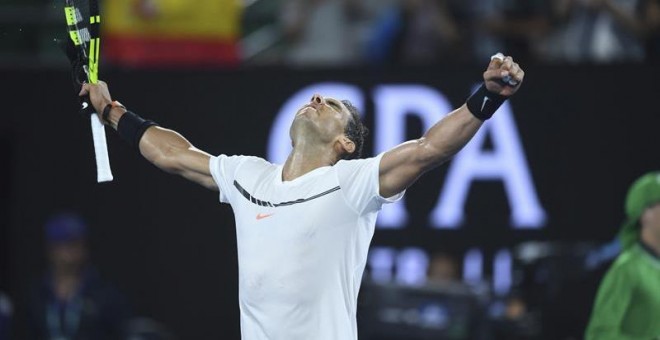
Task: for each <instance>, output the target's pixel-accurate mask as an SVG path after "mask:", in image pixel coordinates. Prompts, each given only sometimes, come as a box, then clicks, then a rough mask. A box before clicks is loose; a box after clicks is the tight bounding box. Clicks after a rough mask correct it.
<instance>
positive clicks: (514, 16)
mask: <svg viewBox="0 0 660 340" xmlns="http://www.w3.org/2000/svg"><path fill="white" fill-rule="evenodd" d="M37 4H41V5H37ZM44 4H45V2H44V1H43V0H30V1H17V0H8V2H7V3H6V4H2V5H0V10H2V11H3V12H6V13H20V12H17V11H16V10H15V9H16V8H27V9H30V8H41V7H39V6H42V5H43V6H45V5H44ZM46 7H47V11H50V12H52V13H49V14H50V15H48V16H46V17H48V18H51V19H50V21H48V20H46V21H44V22H45V23H44V22H32V23H30V22H17V21H15V20H12V19H11V18H12V16H5V17H3V16H1V15H0V28H1V29H2V32H0V38H1V39H2V41H3V42H4V43H3V44H2V45H3V46H0V63H7V62H11V61H12V60H13V61H20V60H26V58H34V56H35V55H36V54H39V55H40V56H38V57H37V58H36V59H37V61H36V62H42V63H45V62H46V60H51V62H52V61H53V60H55V59H56V57H57V56H59V57H61V55H59V54H60V53H59V52H58V51H57V50H56V48H55V46H54V44H52V38H53V36H57V34H56V33H57V32H60V33H63V32H64V29H63V28H62V25H61V22H59V21H58V20H56V19H61V18H60V16H59V15H57V13H56V12H58V11H59V9H58V8H57V6H52V5H48V6H46ZM44 8H45V7H44ZM102 12H103V16H104V18H105V19H104V24H103V38H104V40H103V41H104V43H103V53H104V55H105V58H104V60H106V61H108V62H110V63H113V64H117V65H122V66H131V67H153V66H157V67H159V66H181V65H183V66H200V65H202V66H208V65H211V66H221V67H235V66H237V65H240V64H247V65H254V64H256V65H264V64H265V65H282V64H285V65H293V66H303V67H304V66H346V65H349V66H350V65H373V64H376V65H410V64H439V63H445V62H450V63H457V62H460V63H465V62H467V63H470V62H474V61H479V62H481V61H482V60H483V59H484V58H487V57H489V56H491V55H492V54H493V53H494V52H496V51H501V52H504V53H506V54H508V55H512V56H515V57H516V58H517V59H518V60H520V61H522V62H526V63H529V62H541V63H611V62H652V61H655V60H658V56H659V55H660V0H286V1H285V0H240V1H239V0H216V1H210V0H209V1H185V0H113V1H105V2H104V3H103V10H102ZM39 13H41V12H39V11H36V12H35V11H30V10H28V11H27V12H26V14H25V15H28V16H32V15H37V16H44V15H43V14H39ZM60 21H61V20H60ZM30 25H34V26H30ZM40 25H43V26H40ZM37 30H41V32H40V33H39V32H34V31H37ZM29 41H32V42H31V43H30V42H29ZM15 49H24V51H23V53H24V56H22V57H18V58H17V56H18V54H17V53H16V51H15ZM35 49H36V50H38V51H35ZM12 58H13V59H12Z"/></svg>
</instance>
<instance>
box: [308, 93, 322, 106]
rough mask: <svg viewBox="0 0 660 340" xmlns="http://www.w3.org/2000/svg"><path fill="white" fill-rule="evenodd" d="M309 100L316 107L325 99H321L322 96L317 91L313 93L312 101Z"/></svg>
mask: <svg viewBox="0 0 660 340" xmlns="http://www.w3.org/2000/svg"><path fill="white" fill-rule="evenodd" d="M311 102H312V105H314V107H317V108H318V107H320V106H321V105H322V104H323V103H324V102H325V99H323V96H321V95H320V94H318V93H317V94H314V95H313V96H312V101H311Z"/></svg>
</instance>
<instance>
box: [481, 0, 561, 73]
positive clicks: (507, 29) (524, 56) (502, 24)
mask: <svg viewBox="0 0 660 340" xmlns="http://www.w3.org/2000/svg"><path fill="white" fill-rule="evenodd" d="M471 2H475V3H478V7H476V8H481V9H482V10H481V11H480V13H474V14H475V18H474V19H475V20H474V21H473V23H472V24H473V26H474V29H475V31H476V34H477V36H478V37H481V38H479V39H477V40H475V43H476V45H477V46H475V50H476V52H478V53H479V54H478V55H477V56H476V57H477V58H479V59H478V60H483V59H485V58H487V57H488V53H489V52H486V51H482V49H481V46H480V45H485V46H486V47H489V48H491V49H490V51H492V48H493V46H491V44H495V46H496V50H502V51H506V52H507V53H510V54H515V55H516V56H519V57H518V58H519V59H520V60H529V59H530V58H531V57H532V54H533V51H534V50H535V45H536V44H537V42H538V41H539V40H540V39H541V38H542V37H544V36H545V35H546V34H547V33H548V32H549V31H550V28H551V16H552V7H551V6H550V1H548V0H473V1H471ZM485 39H494V40H495V42H491V43H490V44H489V43H486V44H484V40H485Z"/></svg>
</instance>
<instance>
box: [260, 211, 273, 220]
mask: <svg viewBox="0 0 660 340" xmlns="http://www.w3.org/2000/svg"><path fill="white" fill-rule="evenodd" d="M273 215H275V213H272V214H257V220H261V219H264V218H266V217H271V216H273Z"/></svg>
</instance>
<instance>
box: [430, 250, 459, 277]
mask: <svg viewBox="0 0 660 340" xmlns="http://www.w3.org/2000/svg"><path fill="white" fill-rule="evenodd" d="M459 282H460V277H459V273H458V265H457V264H456V260H455V259H454V258H453V257H452V256H451V255H449V254H446V253H435V254H433V256H432V257H431V261H430V262H429V269H428V274H427V283H429V284H447V283H459Z"/></svg>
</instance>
